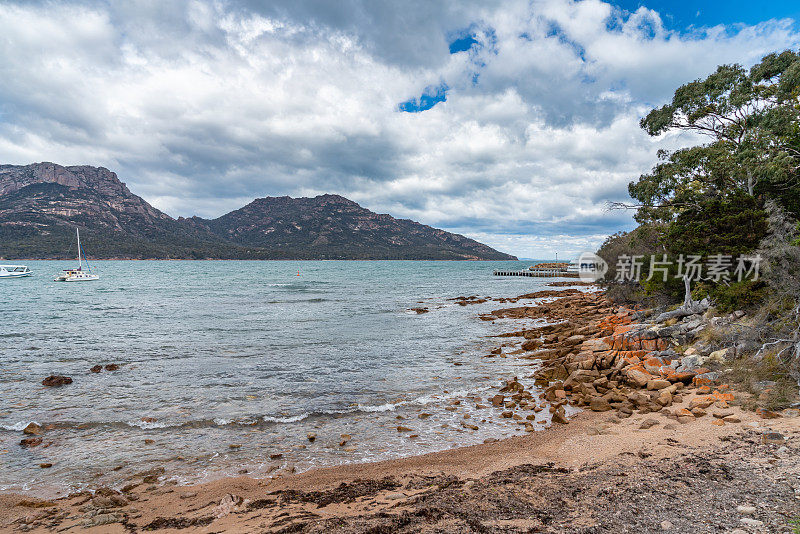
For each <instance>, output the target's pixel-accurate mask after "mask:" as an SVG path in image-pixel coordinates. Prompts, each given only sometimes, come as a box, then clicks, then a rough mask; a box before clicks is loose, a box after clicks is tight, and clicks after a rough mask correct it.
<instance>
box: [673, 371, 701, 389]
mask: <svg viewBox="0 0 800 534" xmlns="http://www.w3.org/2000/svg"><path fill="white" fill-rule="evenodd" d="M694 376H695V375H694V373H692V372H689V371H686V372H683V373H675V372H672V373H670V372H667V380H669V381H670V382H683V383H684V384H688V383H689V382H691V381H692V379H693V378H694ZM703 387H708V386H703ZM710 391H711V388H708V391H706V392H705V393H709V392H710Z"/></svg>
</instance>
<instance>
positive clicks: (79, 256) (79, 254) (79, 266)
mask: <svg viewBox="0 0 800 534" xmlns="http://www.w3.org/2000/svg"><path fill="white" fill-rule="evenodd" d="M75 234H76V235H77V236H78V270H79V271H80V270H81V231H80V229H78V228H77V227H76V228H75Z"/></svg>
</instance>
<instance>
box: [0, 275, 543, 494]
mask: <svg viewBox="0 0 800 534" xmlns="http://www.w3.org/2000/svg"><path fill="white" fill-rule="evenodd" d="M28 265H29V266H30V268H31V269H32V270H33V271H35V275H34V276H33V277H30V278H27V279H18V280H2V281H0V302H2V309H3V312H4V313H3V316H4V320H3V321H2V323H0V387H2V391H3V393H2V405H0V452H1V453H0V466H2V469H0V489H6V490H9V489H10V490H17V491H26V490H29V491H33V492H36V493H61V492H64V491H69V490H73V489H77V488H80V487H82V486H83V485H84V484H87V483H90V482H91V483H92V484H101V483H102V484H109V485H112V486H113V485H119V484H120V483H122V481H123V480H124V479H125V478H126V477H127V476H129V475H130V474H131V473H132V472H136V471H141V470H142V469H144V468H146V467H154V466H164V467H165V468H166V475H165V477H166V478H174V479H176V480H178V481H180V482H197V481H201V480H208V479H210V478H217V477H220V476H229V475H235V474H237V473H239V472H242V471H243V470H247V471H248V473H249V474H251V475H253V476H269V475H272V474H275V473H279V472H281V470H287V469H291V468H292V467H294V469H297V470H300V471H302V470H306V469H309V468H312V467H315V466H321V465H335V464H339V463H346V462H362V461H371V460H379V459H385V458H392V457H398V456H406V455H412V454H420V453H424V452H430V451H435V450H441V449H445V448H450V447H454V446H459V445H466V444H473V443H480V442H482V441H483V440H485V439H486V438H489V437H502V436H507V435H512V434H518V433H521V431H520V427H519V425H515V424H510V423H508V422H505V423H504V422H502V421H500V420H499V418H498V417H497V415H498V413H494V411H493V409H487V410H481V411H480V413H478V410H476V409H475V408H474V405H475V402H474V400H475V399H478V398H484V399H485V398H486V396H487V395H490V394H494V393H495V391H494V388H496V386H497V385H498V384H499V383H500V380H501V379H502V378H503V377H505V378H508V377H511V376H515V375H520V376H528V375H530V373H531V372H532V369H531V367H530V363H531V362H530V361H527V360H517V359H515V358H513V357H508V358H485V357H484V355H486V354H487V352H488V350H489V349H491V348H494V347H497V346H499V341H500V340H498V339H493V338H491V337H490V336H491V335H492V334H496V333H499V332H501V331H504V330H507V329H508V328H507V326H505V325H503V324H502V322H501V321H497V322H495V323H491V322H486V321H481V320H479V319H478V318H477V316H478V314H479V313H483V312H486V311H488V310H491V309H494V308H497V307H501V305H499V304H496V303H495V304H492V303H491V302H489V303H486V304H480V305H473V306H458V305H456V304H455V303H454V302H453V301H452V300H448V299H453V298H455V297H458V296H461V295H463V296H469V295H480V296H514V295H518V294H522V293H526V292H530V291H534V290H537V289H541V288H542V287H543V286H544V285H545V284H546V283H548V282H550V281H552V279H535V278H500V277H493V276H492V274H491V273H492V270H493V269H495V268H503V269H509V268H524V267H526V266H527V262H411V261H409V262H404V261H385V262H384V261H369V262H355V261H354V262H336V261H329V262H322V261H320V262H314V261H306V262H291V261H281V262H269V261H264V262H248V261H198V262H193V261H175V262H170V261H102V262H94V263H93V266H94V267H95V269H96V271H97V272H98V273H99V274H100V276H101V278H100V280H99V281H96V282H84V283H56V282H52V277H53V275H54V274H55V273H57V272H58V271H59V270H61V269H64V268H67V267H72V266H73V265H72V263H71V262H45V261H32V262H28ZM298 272H299V276H298ZM420 306H425V307H428V308H429V309H430V312H429V313H425V314H416V313H414V312H411V311H410V308H414V307H420ZM515 328H516V326H515ZM110 363H116V364H118V365H119V366H120V369H119V370H117V371H103V372H101V373H90V372H89V369H90V368H91V367H92V366H94V365H96V364H110ZM50 374H62V375H67V376H70V377H72V379H73V383H72V384H70V385H68V386H64V387H60V388H45V387H43V386H42V385H41V380H42V379H43V378H44V377H46V376H48V375H50ZM454 399H459V400H462V401H463V402H461V404H460V405H459V406H457V409H456V410H454V411H448V410H445V409H444V408H445V407H447V406H448V405H450V404H451V403H452V402H453V400H454ZM420 412H424V413H430V414H431V416H430V417H429V418H427V419H419V418H418V414H419V413H420ZM545 412H546V410H545ZM465 415H468V416H469V418H470V421H469V422H470V423H474V424H476V425H478V426H479V429H478V430H469V429H467V428H465V427H464V426H463V425H462V423H463V422H464V421H465V419H464V417H465ZM398 417H400V418H403V419H398ZM543 417H544V415H543ZM153 419H154V421H153ZM482 420H485V421H482ZM31 421H35V422H37V423H39V424H41V425H45V426H50V429H49V430H48V431H47V432H46V433H45V434H44V435H43V438H44V443H43V444H42V445H40V446H38V447H36V448H32V449H24V448H22V447H20V445H19V440H20V439H21V438H22V437H23V435H22V432H21V429H22V428H23V427H24V426H25V425H27V424H28V423H29V422H31ZM489 421H492V422H491V424H490V422H489ZM540 423H541V425H545V424H546V423H547V422H546V421H545V420H542V421H541V422H540ZM398 424H402V425H404V426H408V427H410V428H412V429H413V431H412V432H409V433H400V432H398V431H397V429H396V427H397V425H398ZM309 432H314V433H316V435H317V439H316V441H314V442H313V443H311V442H309V441H308V440H307V439H306V435H307V434H308V433H309ZM342 434H349V435H350V436H352V439H351V440H350V441H349V442H348V443H347V444H346V445H345V446H340V442H341V440H342V438H341V435H342ZM408 434H414V435H416V436H417V437H414V438H409V437H408ZM145 440H148V441H147V442H145ZM149 440H152V442H151V441H149ZM230 445H235V446H240V447H237V448H231V447H230ZM277 454H281V455H282V456H281V457H279V458H278V457H276V458H270V456H271V455H277ZM42 462H47V463H52V464H53V467H52V468H50V469H46V470H43V469H41V468H39V464H40V463H42ZM115 469H116V470H115Z"/></svg>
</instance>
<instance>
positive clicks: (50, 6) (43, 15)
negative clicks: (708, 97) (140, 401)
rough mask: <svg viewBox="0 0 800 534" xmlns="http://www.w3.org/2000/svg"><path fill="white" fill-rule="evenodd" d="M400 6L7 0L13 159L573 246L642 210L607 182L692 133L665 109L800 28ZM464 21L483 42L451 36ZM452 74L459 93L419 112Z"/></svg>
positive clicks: (169, 191) (161, 194)
mask: <svg viewBox="0 0 800 534" xmlns="http://www.w3.org/2000/svg"><path fill="white" fill-rule="evenodd" d="M399 5H400V4H398V3H395V2H380V1H369V2H362V1H358V0H351V1H350V2H348V3H338V4H330V3H326V2H323V3H315V2H295V1H288V0H287V2H285V3H280V2H271V3H269V5H268V6H264V5H263V3H261V2H257V3H252V4H251V3H249V2H246V1H243V0H229V1H225V2H223V1H209V2H200V1H191V2H166V3H164V2H152V1H147V0H139V1H135V2H125V3H112V4H111V5H106V4H100V5H98V4H94V3H89V2H82V1H75V2H68V3H27V2H20V3H13V2H12V3H9V2H6V3H4V4H1V5H0V35H2V36H3V38H2V39H0V76H2V78H3V80H4V83H3V84H0V161H2V162H3V163H17V164H25V163H30V162H33V161H43V160H47V161H56V162H58V163H62V164H90V165H103V166H106V167H109V168H111V169H114V170H117V171H118V173H119V175H120V177H121V178H122V179H123V180H124V181H126V182H127V183H128V185H129V187H130V188H131V189H132V190H133V191H134V192H135V193H138V194H140V195H142V196H143V197H145V198H146V199H147V200H149V201H151V202H152V203H153V204H154V205H155V206H157V207H159V208H161V209H163V210H165V211H167V212H168V213H169V214H171V215H173V216H178V215H183V216H189V215H193V214H199V215H202V216H207V217H208V216H218V215H221V214H222V213H224V212H226V211H229V210H230V209H233V208H236V207H239V206H240V205H241V204H243V203H244V202H245V201H246V200H248V199H251V198H254V197H257V196H265V195H284V194H290V195H310V194H316V193H324V192H332V193H339V194H342V195H344V196H347V197H349V198H352V199H353V200H356V201H358V202H360V203H362V204H363V205H365V206H366V207H368V208H370V209H373V210H376V211H380V212H390V213H392V214H393V215H396V216H400V217H408V218H413V219H415V220H419V221H421V222H424V223H426V224H431V225H436V226H439V227H445V228H448V229H452V230H456V231H460V232H463V233H466V234H468V235H470V236H472V237H476V238H479V239H481V240H484V241H485V242H487V243H488V244H491V245H494V246H496V247H498V248H500V249H503V250H506V251H509V252H513V253H516V254H518V255H521V256H527V257H537V256H538V257H542V256H552V255H553V254H551V252H555V251H556V250H560V251H562V253H566V252H567V251H571V252H578V251H580V250H583V249H585V248H591V247H593V246H596V245H597V244H598V243H599V241H601V240H602V236H604V235H606V234H607V233H610V232H613V231H615V230H616V229H619V228H621V227H625V226H627V225H629V224H630V219H629V216H628V215H627V214H623V213H619V212H611V213H609V212H607V211H605V209H604V207H605V204H606V201H608V200H622V199H624V198H625V197H626V186H627V183H628V182H629V181H630V180H632V179H635V178H636V177H637V176H638V175H639V174H640V173H642V172H643V171H646V170H648V169H649V167H650V166H651V165H652V164H653V163H654V161H655V152H656V149H657V148H659V147H668V148H669V147H676V146H679V145H681V144H685V143H686V142H689V141H691V138H687V137H682V136H674V135H673V136H666V137H664V138H661V139H651V138H648V137H647V136H646V135H645V134H644V133H643V132H642V131H640V129H639V127H638V120H639V118H640V117H641V116H642V115H643V114H644V113H646V112H647V110H648V109H649V108H650V107H652V106H654V105H657V104H660V103H661V102H663V101H664V100H665V99H667V98H669V97H670V95H671V94H672V92H673V91H674V89H675V88H677V87H678V86H679V85H680V84H682V83H685V82H687V81H689V80H692V79H695V78H697V77H700V76H703V75H705V74H707V73H709V72H711V71H712V70H713V69H714V68H715V67H716V65H718V64H721V63H729V62H740V63H743V64H752V63H754V62H755V61H757V60H758V59H759V58H760V57H761V56H762V55H764V54H766V53H768V52H770V51H774V50H781V49H784V48H788V47H796V46H797V44H798V40H799V39H798V34H797V33H795V32H794V30H793V26H792V24H791V21H785V20H784V21H766V22H764V23H762V24H759V25H756V26H738V27H736V28H727V27H714V28H705V29H700V30H695V31H694V33H692V34H677V33H674V32H672V31H670V30H667V29H665V27H664V25H663V24H662V22H661V16H660V14H659V13H657V12H655V11H653V10H649V9H647V8H644V7H642V8H640V9H638V10H637V11H636V12H635V13H632V14H628V15H626V14H623V13H622V12H621V11H619V10H616V9H615V8H612V7H611V6H610V5H609V4H606V3H603V2H600V1H599V0H584V1H582V2H573V1H570V0H539V1H534V2H533V3H530V2H527V1H522V0H507V1H500V2H496V3H493V4H490V5H488V4H485V3H483V2H480V3H478V2H476V3H464V2H453V3H432V2H421V3H419V4H418V5H415V6H405V5H404V6H403V8H402V9H401V8H400V7H399ZM465 28H471V30H472V31H474V32H476V39H477V41H479V43H480V46H478V47H476V48H474V49H472V50H470V51H466V52H460V53H458V54H453V55H451V54H449V52H448V40H449V39H451V38H452V36H453V35H455V34H456V33H457V32H459V31H463V30H464V29H465ZM442 83H444V84H446V85H447V86H448V87H449V88H450V89H449V91H448V93H447V101H446V102H442V103H439V104H437V105H436V106H434V107H433V108H432V109H430V110H427V111H424V112H422V113H415V114H412V113H402V112H399V111H398V107H397V106H398V104H399V103H400V102H403V101H405V100H408V99H409V98H413V97H418V96H419V95H420V94H421V93H422V92H423V90H424V89H425V88H426V87H428V86H437V85H439V84H442ZM559 247H560V248H559ZM538 250H541V251H542V252H541V253H537V251H538ZM545 251H547V253H546V254H545Z"/></svg>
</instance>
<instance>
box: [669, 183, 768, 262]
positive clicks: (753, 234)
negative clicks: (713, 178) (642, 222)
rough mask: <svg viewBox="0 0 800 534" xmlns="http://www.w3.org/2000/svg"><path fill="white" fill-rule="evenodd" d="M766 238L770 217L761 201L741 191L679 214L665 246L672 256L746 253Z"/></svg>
mask: <svg viewBox="0 0 800 534" xmlns="http://www.w3.org/2000/svg"><path fill="white" fill-rule="evenodd" d="M766 235H767V215H766V212H765V211H764V208H763V206H762V204H761V202H759V200H758V199H756V198H754V197H752V196H749V195H747V194H745V193H742V192H741V191H739V192H736V193H735V194H732V195H731V196H730V197H729V198H727V199H722V198H714V199H710V200H707V201H704V202H702V203H701V204H700V205H699V206H698V208H696V209H688V210H685V211H683V212H681V213H680V215H678V216H677V217H676V218H675V220H674V221H673V222H672V223H671V224H670V225H669V227H668V229H667V231H666V232H665V234H664V237H663V238H662V239H663V243H664V246H665V247H666V248H667V250H669V252H670V253H671V254H674V255H678V254H698V255H701V256H710V255H713V254H727V255H734V256H736V255H740V254H747V253H749V252H751V251H753V250H755V249H756V247H758V244H759V243H760V242H761V240H762V239H763V238H764V237H765V236H766Z"/></svg>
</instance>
